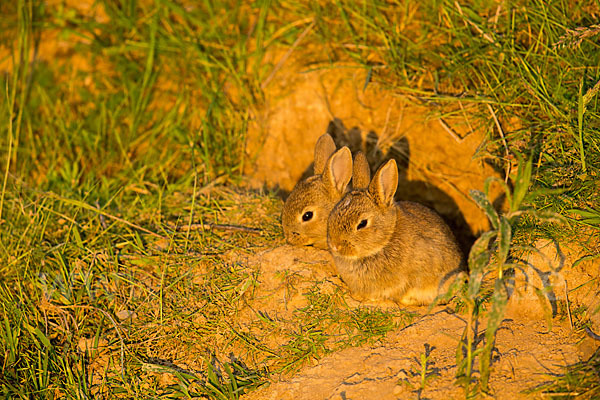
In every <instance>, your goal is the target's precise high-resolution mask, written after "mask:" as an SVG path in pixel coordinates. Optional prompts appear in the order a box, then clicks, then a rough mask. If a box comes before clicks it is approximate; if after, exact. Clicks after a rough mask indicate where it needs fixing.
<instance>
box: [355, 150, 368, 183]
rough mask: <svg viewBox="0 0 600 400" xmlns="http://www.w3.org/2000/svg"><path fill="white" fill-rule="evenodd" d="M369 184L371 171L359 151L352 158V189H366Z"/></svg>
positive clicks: (363, 155)
mask: <svg viewBox="0 0 600 400" xmlns="http://www.w3.org/2000/svg"><path fill="white" fill-rule="evenodd" d="M369 182H371V170H370V169H369V162H368V161H367V156H365V153H363V152H362V151H359V152H358V153H356V155H355V156H354V165H353V167H352V187H353V188H354V189H366V188H367V187H369Z"/></svg>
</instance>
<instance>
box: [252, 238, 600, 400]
mask: <svg viewBox="0 0 600 400" xmlns="http://www.w3.org/2000/svg"><path fill="white" fill-rule="evenodd" d="M569 261H570V259H569ZM248 262H249V265H251V266H255V267H257V268H259V270H260V275H259V285H258V292H257V293H256V294H255V296H256V297H255V298H256V299H261V298H262V299H263V300H262V301H261V300H258V301H256V302H253V304H252V308H253V309H254V310H261V311H262V312H265V313H267V314H269V315H276V316H280V317H283V318H286V317H289V315H290V314H291V313H292V312H293V310H294V309H295V308H297V307H302V306H304V305H306V303H305V300H306V299H305V296H304V294H305V293H304V292H305V291H306V290H308V288H310V287H311V286H312V283H313V282H314V281H315V280H319V281H321V280H325V281H326V283H325V284H324V285H322V286H321V288H322V290H328V288H332V287H334V286H341V287H343V283H342V282H341V281H340V280H339V278H337V277H336V276H335V272H334V269H333V265H332V264H331V259H330V257H329V255H328V254H327V252H324V251H318V250H312V249H308V248H295V247H292V246H287V245H286V246H282V247H278V248H275V249H272V250H267V251H265V252H263V253H260V254H258V255H256V256H255V257H253V258H252V259H250V260H248ZM284 273H285V274H287V276H290V277H294V284H293V287H294V290H293V291H289V286H287V285H285V284H284V280H282V275H283V274H284ZM521 288H522V289H523V291H522V293H521V292H520V294H519V293H517V292H515V295H514V296H513V297H512V298H511V301H510V303H509V307H508V310H507V313H506V315H505V317H504V321H503V324H502V326H501V328H500V330H499V331H498V334H497V339H496V343H495V350H494V356H493V363H492V373H491V381H490V387H491V391H492V397H494V398H530V397H532V396H533V397H539V396H540V395H539V394H537V395H530V394H526V393H523V391H524V390H528V389H532V388H535V387H536V386H539V385H541V384H543V383H547V382H550V381H551V380H552V377H553V376H556V375H559V374H561V373H564V369H563V368H564V366H566V365H570V364H573V363H576V362H578V361H581V360H586V359H587V358H589V357H590V356H591V354H592V352H593V351H594V350H595V349H596V348H597V344H595V343H593V341H592V340H591V339H589V340H583V341H582V340H581V338H582V335H581V334H580V333H576V332H574V331H573V329H572V328H571V327H570V325H569V321H568V319H566V318H562V319H561V318H554V319H553V320H552V321H551V325H549V324H548V321H547V320H546V319H545V318H544V315H543V310H542V307H541V306H540V305H539V301H538V300H537V299H532V298H528V297H527V296H526V295H525V294H524V293H525V292H526V291H527V290H531V287H529V288H525V287H524V286H522V287H521ZM346 300H347V302H348V304H349V305H350V306H357V305H358V304H359V303H358V302H357V301H355V300H353V299H352V298H351V297H350V296H349V295H347V296H346ZM369 306H377V305H376V304H370V305H369ZM381 306H382V307H390V305H389V304H382V305H381ZM410 310H411V311H417V312H419V313H422V316H421V317H419V318H418V319H417V320H416V321H415V322H414V323H413V324H411V325H409V326H407V327H405V328H403V329H399V330H397V331H394V332H391V333H389V334H388V335H387V336H386V337H385V338H384V339H383V340H381V341H379V342H378V343H376V344H374V345H368V346H362V347H355V348H348V349H345V350H342V351H339V352H337V353H334V354H331V355H329V356H326V357H324V358H322V359H320V360H319V361H317V362H316V363H315V364H314V365H310V366H307V367H305V368H303V369H302V370H301V371H300V372H298V373H297V374H295V375H293V376H286V377H283V378H281V380H280V381H276V382H272V383H271V384H270V385H269V386H266V387H263V388H261V389H259V390H258V391H256V392H252V393H250V394H249V395H247V396H246V397H245V398H246V399H252V400H254V399H256V400H258V399H367V398H379V399H403V398H418V396H420V398H423V399H448V398H464V391H463V389H462V388H461V387H460V386H457V385H456V381H455V374H456V370H457V369H456V348H457V344H458V342H459V340H460V337H461V334H462V332H463V329H464V327H465V325H466V322H465V320H464V317H463V316H461V315H460V314H456V313H454V312H452V311H451V310H448V309H446V308H444V307H442V306H440V307H436V308H435V309H433V310H432V311H431V312H430V313H426V311H427V310H426V309H425V308H419V307H414V308H411V309H410ZM484 327H485V320H483V321H481V323H480V327H479V332H478V333H479V334H483V333H484ZM275 344H276V343H273V345H275ZM422 354H425V355H428V356H429V359H428V364H427V365H428V371H429V372H428V373H427V376H428V379H427V383H426V385H425V388H424V389H423V390H419V384H420V372H419V371H420V368H421V363H420V359H421V355H422ZM475 371H476V372H475V375H477V365H476V367H475Z"/></svg>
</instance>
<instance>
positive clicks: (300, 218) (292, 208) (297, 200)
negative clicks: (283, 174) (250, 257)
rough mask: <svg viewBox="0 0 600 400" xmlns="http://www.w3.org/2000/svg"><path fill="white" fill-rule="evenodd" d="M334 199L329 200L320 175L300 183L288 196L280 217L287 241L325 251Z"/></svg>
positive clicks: (329, 196)
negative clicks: (328, 223)
mask: <svg viewBox="0 0 600 400" xmlns="http://www.w3.org/2000/svg"><path fill="white" fill-rule="evenodd" d="M337 200H338V199H337V198H335V199H333V198H331V195H330V193H329V192H328V191H327V189H326V188H325V186H324V185H323V183H322V182H321V176H320V175H318V176H312V177H310V178H308V179H306V180H304V181H301V182H299V183H298V184H297V185H296V187H295V188H294V190H293V191H292V193H290V196H289V197H288V199H287V201H286V203H285V205H284V212H283V214H282V217H281V222H282V225H283V234H284V236H285V238H286V240H287V242H288V243H289V244H292V245H295V246H311V245H312V246H315V247H317V248H320V249H327V217H328V216H329V213H330V212H331V209H332V208H333V206H334V205H335V203H336V202H337Z"/></svg>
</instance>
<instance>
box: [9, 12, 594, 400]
mask: <svg viewBox="0 0 600 400" xmlns="http://www.w3.org/2000/svg"><path fill="white" fill-rule="evenodd" d="M594 7H596V6H594V5H593V4H589V5H586V4H585V2H581V3H577V4H571V2H566V1H565V2H553V3H545V2H526V1H521V2H516V3H511V4H509V5H505V3H502V4H498V3H497V2H475V3H470V4H468V5H462V4H459V3H457V2H454V1H443V0H439V1H429V2H411V1H405V2H400V3H398V4H396V3H393V2H383V1H373V2H320V3H318V2H292V1H257V2H253V3H246V2H235V1H226V2H222V1H207V2H202V3H193V4H192V3H190V4H182V3H180V2H178V1H171V0H166V1H160V2H146V1H144V2H137V1H133V0H129V1H126V0H123V1H117V2H114V1H95V2H90V4H89V7H88V6H85V7H81V8H76V7H72V6H67V5H63V4H62V3H49V4H46V3H40V2H32V1H25V0H20V1H19V2H17V3H14V4H13V3H10V2H4V3H2V5H0V10H1V11H2V14H3V16H4V17H3V18H1V19H0V28H2V29H0V31H1V32H0V40H1V41H2V44H3V45H5V48H6V49H7V51H3V52H2V53H0V57H1V58H0V66H2V68H5V70H3V73H2V75H1V77H0V83H1V87H0V92H1V93H2V100H0V122H1V123H0V133H1V135H0V149H1V151H0V171H1V179H2V186H1V193H0V307H1V309H2V313H1V319H2V320H1V321H0V354H2V355H3V356H2V362H1V363H0V365H1V366H0V368H1V369H2V370H1V372H0V376H1V378H0V387H1V389H0V390H1V392H2V393H3V394H4V395H5V396H6V397H11V396H12V397H20V398H31V397H36V398H55V397H61V396H67V397H72V398H98V397H101V396H104V397H105V398H113V397H115V396H122V397H130V398H131V397H134V398H157V397H172V396H175V395H177V396H182V397H186V396H187V397H193V396H201V395H204V396H208V397H210V398H236V397H238V396H239V395H240V394H241V393H242V392H244V391H246V390H252V389H254V388H256V387H257V386H259V385H261V384H263V383H264V382H266V381H268V379H269V378H270V377H271V375H272V374H282V373H293V372H294V371H297V370H298V369H299V368H302V367H303V366H305V365H307V363H309V362H310V361H311V360H314V359H318V358H320V357H322V356H324V355H326V354H329V353H331V352H335V351H338V350H340V349H343V348H345V347H348V346H358V345H362V344H365V343H372V342H373V341H374V340H377V339H379V338H381V337H383V336H385V334H386V333H387V332H389V331H390V330H392V329H396V328H397V327H399V326H403V325H404V324H407V323H409V322H410V321H412V319H413V318H414V317H415V316H414V315H411V314H406V313H403V312H401V311H398V312H390V311H381V310H377V309H371V308H356V309H355V308H350V307H348V306H347V305H346V304H345V303H344V302H343V299H342V295H341V294H340V293H337V292H336V293H333V294H325V293H322V292H321V291H320V286H319V282H315V286H314V290H311V291H309V292H307V293H304V294H303V296H305V297H306V300H307V304H308V305H307V306H306V307H302V308H299V309H297V310H296V311H295V312H294V313H293V316H292V317H290V320H285V321H284V320H278V319H276V318H272V317H270V316H268V315H261V314H258V315H257V317H256V318H257V320H256V322H255V326H253V329H248V328H247V327H246V326H245V325H243V324H241V323H240V322H239V321H238V318H239V314H240V310H241V309H242V308H243V306H244V304H245V302H246V301H251V300H252V293H253V288H254V287H255V285H256V282H257V278H258V274H259V271H256V270H253V269H252V268H250V267H249V266H248V265H245V264H244V263H242V262H234V261H232V260H231V259H228V258H227V255H228V254H230V252H236V253H239V254H252V253H253V252H256V251H257V250H258V249H262V248H264V247H265V246H275V245H278V244H281V243H282V235H281V228H280V226H279V221H278V218H279V217H278V216H279V212H280V206H281V203H280V200H279V199H277V198H276V197H274V195H273V194H271V193H256V192H248V191H246V190H244V189H241V188H239V187H238V186H237V183H238V182H239V181H240V179H241V177H240V175H241V171H242V170H243V164H244V162H245V157H246V155H245V153H244V151H245V135H246V130H247V126H248V123H249V121H250V119H251V118H252V115H253V113H252V110H253V109H255V108H260V106H261V105H262V102H263V93H262V89H261V88H262V87H264V86H265V85H266V84H267V83H268V82H269V80H270V79H272V77H273V75H272V74H273V73H276V72H277V71H276V70H275V69H274V68H276V66H275V65H273V64H272V63H268V62H265V54H267V53H268V52H269V51H272V50H273V51H275V50H281V49H289V48H291V46H293V44H294V43H295V42H296V40H297V39H298V37H300V35H303V34H306V36H305V37H303V44H310V46H306V49H302V48H300V47H298V48H295V49H294V51H297V52H300V51H304V52H305V53H306V57H305V58H304V59H305V67H306V68H307V69H311V68H327V67H331V66H335V63H336V62H338V61H343V62H344V63H352V64H353V65H356V66H358V67H360V68H364V69H365V70H367V71H368V74H367V76H368V79H367V80H366V81H365V82H364V88H365V90H369V85H371V84H377V85H383V86H384V87H386V88H387V89H388V90H390V91H393V92H394V93H396V94H397V95H399V96H405V97H407V98H408V99H411V100H412V101H415V102H417V103H420V104H427V105H428V106H429V108H430V110H431V113H432V115H434V116H441V115H444V116H445V115H460V116H464V118H466V119H468V121H469V124H470V125H471V126H472V127H474V128H475V129H483V130H484V131H485V132H486V133H487V135H486V139H485V141H484V142H483V143H482V144H481V146H480V151H479V153H478V154H477V156H479V157H482V158H484V159H485V160H486V162H488V163H490V164H492V165H494V166H495V167H496V168H497V169H498V170H499V171H501V174H505V175H506V174H508V176H505V177H506V178H507V179H506V180H507V182H508V186H509V189H510V190H514V189H515V188H518V190H519V191H521V192H522V191H523V190H524V191H525V192H526V193H525V192H523V193H521V194H519V196H521V195H522V197H521V200H523V204H525V205H526V206H527V207H531V208H532V209H534V210H537V211H540V212H546V211H548V212H556V213H559V214H561V215H563V216H565V217H567V219H566V223H565V224H563V225H561V226H560V227H559V226H558V225H556V224H552V223H546V222H541V221H540V220H539V219H536V218H533V217H531V218H530V217H524V218H520V219H515V220H514V221H512V222H511V224H512V225H513V226H512V227H511V228H512V239H513V243H515V242H518V243H534V242H535V240H537V239H538V238H540V237H553V238H557V239H564V238H570V239H571V240H573V238H577V239H578V240H580V241H581V243H582V247H583V248H584V249H587V251H589V253H590V254H593V253H594V251H596V250H597V249H596V247H595V246H597V244H596V243H593V241H590V240H589V237H590V232H592V233H593V232H595V231H596V230H597V228H598V226H599V225H600V220H599V215H600V214H599V210H600V202H599V197H598V196H600V190H598V183H597V182H598V168H599V165H600V136H599V135H598V134H597V131H598V128H599V126H598V121H599V119H598V116H599V115H598V112H599V111H598V110H599V109H598V95H597V94H598V88H599V87H600V86H599V85H598V82H600V69H599V68H598V65H600V59H599V58H600V51H598V50H599V49H598V40H597V38H598V37H600V36H599V32H598V28H597V27H594V26H592V25H593V24H595V23H597V21H594V19H593V15H596V14H597V9H595V8H594ZM311 24H314V25H311ZM308 26H311V27H312V28H311V29H310V30H306V29H307V27H308ZM578 27H580V28H578ZM575 28H578V29H577V30H574V29H575ZM571 30H574V31H571ZM315 49H318V51H316V52H315ZM277 68H278V67H277ZM464 110H467V112H466V113H465V111H464ZM495 119H497V120H498V123H496V121H495ZM520 155H523V156H524V157H525V159H531V160H532V164H531V166H532V170H531V182H530V185H525V188H523V184H519V183H518V182H517V181H516V180H515V179H516V176H517V175H516V174H515V171H516V167H517V162H518V158H519V156H520ZM503 178H504V177H503ZM479 189H481V188H479ZM511 193H514V192H511ZM211 224H212V225H211ZM228 224H233V225H236V226H238V225H239V226H244V227H246V228H253V229H255V230H254V231H253V230H249V231H235V230H228V229H227V225H228ZM211 226H212V228H210V227H211ZM502 246H503V249H504V250H506V246H507V243H503V244H502ZM505 255H506V254H505ZM473 295H474V296H475V297H476V296H477V293H474V294H473ZM267 335H277V337H279V338H281V345H280V346H278V347H277V348H270V347H269V346H266V345H265V344H264V338H265V336H267ZM181 354H185V365H183V364H181V363H179V360H180V358H181ZM231 355H232V356H231ZM569 376H571V375H568V377H569ZM573 376H574V375H573ZM568 377H567V378H568ZM569 382H571V381H569ZM574 382H575V381H574ZM583 382H584V383H585V382H586V381H583ZM569 385H570V386H569V390H579V389H573V387H577V385H576V383H573V384H572V383H569ZM573 385H575V386H573Z"/></svg>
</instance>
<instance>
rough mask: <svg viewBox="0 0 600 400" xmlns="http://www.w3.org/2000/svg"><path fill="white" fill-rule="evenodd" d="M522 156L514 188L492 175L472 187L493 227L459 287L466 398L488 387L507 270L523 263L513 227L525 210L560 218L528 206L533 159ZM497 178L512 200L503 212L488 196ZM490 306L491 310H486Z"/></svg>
mask: <svg viewBox="0 0 600 400" xmlns="http://www.w3.org/2000/svg"><path fill="white" fill-rule="evenodd" d="M517 156H518V159H519V166H518V169H517V173H516V176H515V177H514V183H513V185H514V187H513V189H512V190H510V188H509V186H508V185H507V184H506V183H505V182H504V181H502V180H499V179H498V178H489V179H488V180H487V181H486V183H485V186H484V192H480V191H476V190H472V191H471V198H472V199H473V200H474V201H475V202H476V203H477V205H478V206H479V207H480V208H481V209H482V210H483V211H484V212H485V213H486V215H487V217H488V219H489V220H490V223H491V225H492V229H491V230H490V231H488V232H485V233H484V234H482V235H481V236H480V237H479V239H477V241H476V242H475V243H474V244H473V247H472V248H471V251H470V253H469V258H468V267H469V279H468V281H467V283H466V284H465V287H464V288H462V290H460V291H458V294H459V301H461V302H463V303H464V304H466V314H467V325H466V327H465V330H464V331H463V334H462V337H461V340H460V343H459V346H458V348H457V352H456V358H457V374H456V375H457V380H458V382H459V383H460V384H462V385H463V386H464V387H465V393H466V394H467V396H469V395H470V393H471V391H472V390H473V389H474V388H476V389H477V390H481V391H483V392H487V391H488V390H489V378H490V372H491V362H492V353H493V349H494V342H495V337H496V332H497V331H498V328H499V327H500V325H501V323H502V319H503V316H504V311H505V308H506V304H507V302H508V293H509V286H510V282H509V280H508V279H507V272H508V271H509V270H510V269H512V268H519V265H518V263H517V262H515V260H513V259H512V258H511V257H510V250H511V240H512V234H513V226H514V225H515V224H516V222H517V220H518V219H519V218H521V217H522V216H523V215H526V214H529V215H532V216H534V217H535V218H537V219H540V220H544V221H549V222H560V221H561V219H560V218H559V217H558V216H557V215H555V214H553V213H549V212H545V213H540V212H538V211H536V210H534V209H532V208H529V207H527V206H526V205H525V204H526V200H529V199H527V192H528V188H529V185H530V182H531V168H532V166H531V164H532V162H531V159H528V160H524V159H523V157H522V156H520V155H517ZM492 182H498V183H499V184H500V185H501V186H502V187H503V188H504V191H505V195H506V199H507V203H508V211H507V212H506V213H504V214H502V213H499V212H497V211H496V210H495V209H494V207H493V206H492V204H491V202H490V201H489V200H488V197H489V193H488V192H489V187H490V184H491V183H492ZM484 283H487V284H488V285H489V286H492V285H493V286H492V289H491V290H489V289H487V288H486V287H484ZM540 301H542V300H540ZM487 304H489V310H487V312H484V307H485V306H486V305H487ZM483 315H485V317H486V318H487V323H486V326H485V335H484V336H483V338H480V337H479V333H478V331H479V321H480V318H481V317H482V316H483ZM475 359H478V360H479V376H478V377H477V385H476V386H473V379H474V364H475Z"/></svg>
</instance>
